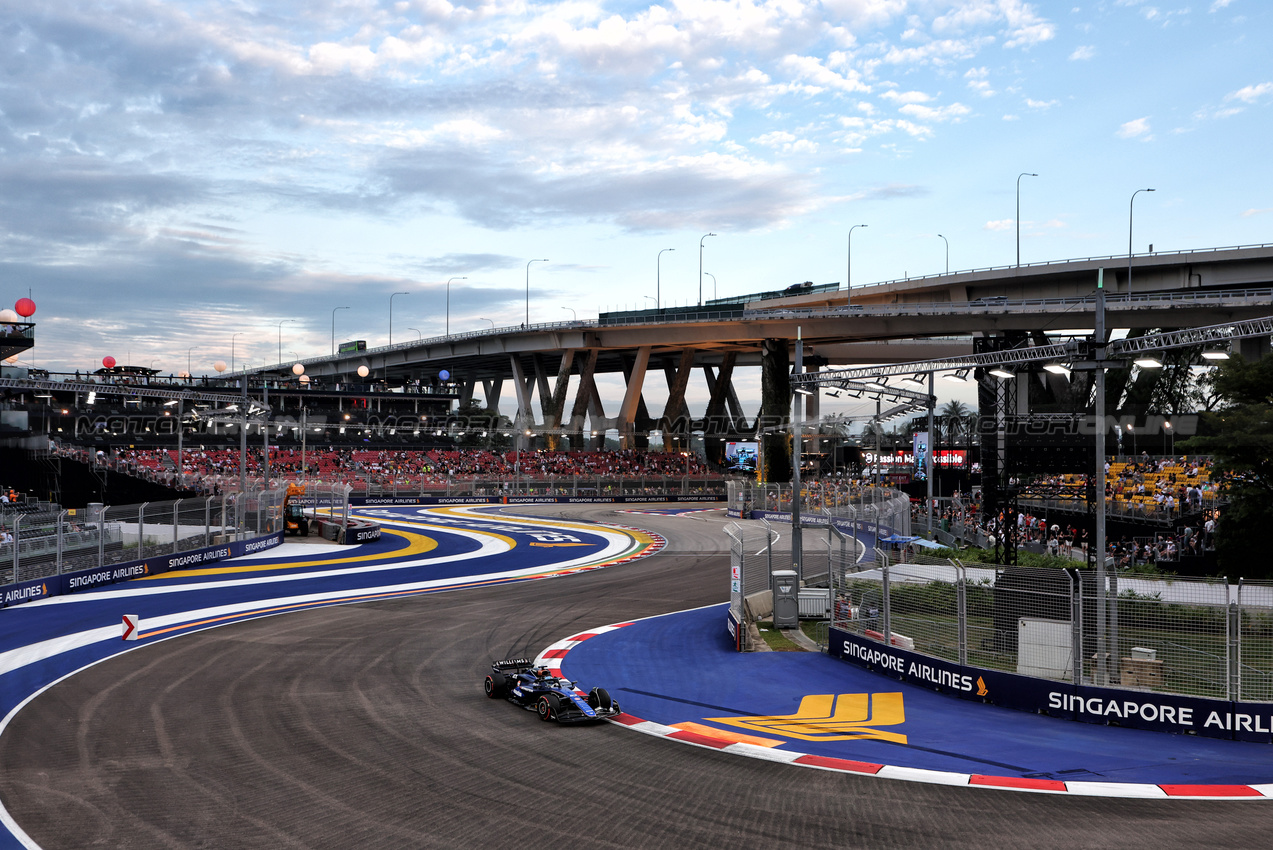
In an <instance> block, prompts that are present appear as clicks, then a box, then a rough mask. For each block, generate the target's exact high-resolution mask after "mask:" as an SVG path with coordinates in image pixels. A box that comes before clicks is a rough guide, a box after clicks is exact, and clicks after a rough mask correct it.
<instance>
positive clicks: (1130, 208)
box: [1127, 189, 1154, 295]
mask: <svg viewBox="0 0 1273 850" xmlns="http://www.w3.org/2000/svg"><path fill="white" fill-rule="evenodd" d="M1152 191H1154V190H1153V189H1137V190H1136V191H1135V192H1132V199H1131V200H1130V201H1128V202H1127V292H1128V294H1129V295H1130V294H1131V291H1132V216H1133V215H1134V213H1135V211H1136V196H1137V195H1139V194H1140V193H1141V192H1152Z"/></svg>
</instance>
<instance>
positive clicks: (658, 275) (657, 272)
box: [654, 248, 676, 310]
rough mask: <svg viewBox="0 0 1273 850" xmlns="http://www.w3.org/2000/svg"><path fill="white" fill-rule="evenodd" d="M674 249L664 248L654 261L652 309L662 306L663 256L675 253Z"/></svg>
mask: <svg viewBox="0 0 1273 850" xmlns="http://www.w3.org/2000/svg"><path fill="white" fill-rule="evenodd" d="M675 250H676V249H675V248H664V249H663V250H661V251H659V256H658V258H657V259H655V261H654V309H655V310H657V309H659V308H660V307H661V306H663V305H662V298H663V296H662V289H663V255H664V254H666V253H667V252H668V251H675Z"/></svg>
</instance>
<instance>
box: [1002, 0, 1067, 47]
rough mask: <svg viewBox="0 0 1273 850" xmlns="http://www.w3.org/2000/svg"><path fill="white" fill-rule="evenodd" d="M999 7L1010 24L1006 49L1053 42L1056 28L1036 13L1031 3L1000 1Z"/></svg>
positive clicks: (1018, 0)
mask: <svg viewBox="0 0 1273 850" xmlns="http://www.w3.org/2000/svg"><path fill="white" fill-rule="evenodd" d="M999 7H1000V9H1001V10H1002V12H1003V16H1004V18H1006V19H1007V22H1008V40H1007V41H1005V42H1004V43H1003V46H1004V47H1027V48H1028V47H1033V46H1034V45H1036V44H1041V43H1042V42H1045V41H1051V40H1052V38H1053V37H1054V36H1055V35H1056V27H1055V26H1054V25H1053V24H1052V23H1051V22H1050V21H1047V20H1046V19H1044V18H1040V17H1039V16H1038V15H1036V14H1035V13H1034V8H1033V7H1031V6H1030V4H1029V3H1022V2H1021V1H1020V0H999Z"/></svg>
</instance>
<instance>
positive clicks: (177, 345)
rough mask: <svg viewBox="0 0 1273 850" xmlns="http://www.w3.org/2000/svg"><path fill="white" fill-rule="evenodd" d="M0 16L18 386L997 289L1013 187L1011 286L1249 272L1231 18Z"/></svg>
mask: <svg viewBox="0 0 1273 850" xmlns="http://www.w3.org/2000/svg"><path fill="white" fill-rule="evenodd" d="M0 6H2V7H3V13H2V14H0V24H2V25H0V40H2V46H0V56H3V59H2V60H0V133H2V134H3V135H2V137H0V144H2V150H3V154H2V155H3V159H2V160H0V217H2V223H3V252H2V254H0V262H3V266H2V267H0V306H6V307H7V306H9V305H10V304H11V303H12V302H13V301H14V300H15V299H17V298H18V297H20V296H24V295H27V294H28V291H29V292H30V294H31V296H32V297H33V298H34V299H35V301H36V303H37V304H38V305H39V310H38V312H37V314H36V316H35V319H36V321H37V322H38V323H39V324H38V328H37V339H38V344H37V347H36V349H35V350H34V354H33V358H34V360H35V364H36V365H37V366H40V367H46V368H53V369H65V370H73V369H76V368H87V367H89V366H93V365H96V363H97V362H98V361H100V359H101V357H103V356H105V355H111V356H114V357H116V358H117V359H118V360H119V361H121V362H124V361H126V360H131V361H132V362H134V363H137V364H139V365H148V364H150V363H151V362H153V363H154V365H155V366H156V367H157V368H160V369H164V370H172V371H177V370H180V369H184V368H185V367H186V359H187V354H188V349H189V347H190V346H198V348H196V349H195V351H194V352H193V354H192V355H191V356H192V361H193V362H192V365H193V367H194V371H195V373H196V374H198V373H201V372H206V371H208V370H209V364H210V363H211V362H212V361H213V360H215V359H223V360H226V361H227V362H228V361H229V360H230V357H231V338H232V334H234V333H235V332H239V331H242V332H243V333H242V334H241V335H240V336H238V337H236V338H235V343H234V345H235V353H234V356H235V358H236V360H237V361H238V362H239V363H240V364H241V363H242V361H243V360H244V359H248V360H249V361H250V362H252V363H255V364H263V363H267V362H268V363H270V364H273V363H275V362H277V360H278V348H279V331H280V325H279V323H280V322H283V320H291V321H288V322H285V323H284V324H282V326H281V332H282V334H281V335H282V351H283V354H282V356H283V359H284V360H287V361H290V360H291V359H292V358H293V357H294V356H301V357H305V356H316V355H320V354H323V353H325V352H327V351H328V350H329V348H330V345H331V334H332V330H331V324H332V308H333V307H338V306H348V307H349V308H350V309H348V310H342V311H340V312H339V313H338V314H337V315H336V320H335V321H336V336H337V337H338V339H350V338H361V339H366V340H368V342H369V344H371V345H373V346H374V345H379V344H384V343H386V342H387V341H388V334H389V312H390V309H389V308H390V296H391V295H392V293H395V292H407V293H410V294H409V295H405V296H399V297H397V298H396V299H394V302H393V304H394V313H393V323H394V336H395V339H396V340H398V341H402V340H404V339H408V338H411V337H412V336H414V335H415V333H416V332H417V331H418V332H419V333H421V334H423V335H424V336H426V337H427V336H430V335H434V334H439V333H441V332H442V330H443V328H444V326H445V323H446V312H445V306H444V304H445V302H444V292H445V281H446V280H447V279H448V278H452V277H464V278H467V279H466V280H457V281H455V283H454V284H453V288H452V293H451V310H450V326H451V329H452V331H460V330H471V329H476V328H479V327H483V326H486V325H487V323H486V322H484V321H482V319H483V318H486V319H491V320H493V321H494V322H496V323H498V324H501V325H502V324H514V323H518V322H520V321H521V320H522V316H523V311H524V310H525V305H524V300H523V299H524V287H525V285H526V263H527V261H528V260H530V259H534V258H549V259H550V260H551V261H550V262H548V263H536V264H535V265H534V266H533V267H532V269H531V274H530V286H531V300H530V317H531V321H532V322H538V321H556V320H563V319H569V318H570V316H571V313H570V310H571V309H573V310H574V311H576V312H577V314H578V315H579V316H580V317H581V318H582V317H585V316H593V315H595V314H596V313H597V312H598V311H599V310H607V309H618V308H625V307H635V306H641V305H645V304H648V303H649V302H647V301H646V300H645V298H646V297H647V296H648V297H650V298H653V297H654V296H655V286H656V275H657V274H658V271H657V268H656V260H657V257H658V252H659V251H660V250H661V249H663V248H673V249H675V250H674V251H673V252H670V253H666V254H664V255H663V259H662V265H661V292H660V293H659V294H660V296H661V298H662V300H663V303H665V304H669V303H671V304H678V303H693V302H695V301H696V300H697V299H698V286H699V276H698V270H699V265H698V261H699V241H700V237H701V236H702V235H703V234H705V233H707V232H709V231H710V232H714V233H716V234H718V235H717V236H716V237H714V238H710V239H707V240H706V247H705V250H704V254H703V263H704V265H703V268H704V269H705V270H706V271H707V272H710V273H712V274H713V275H714V276H715V279H716V283H715V293H716V294H719V295H720V296H722V297H723V296H727V295H736V294H741V293H744V292H749V291H757V290H762V289H772V288H776V287H780V286H785V285H787V284H789V283H794V282H797V281H803V280H813V281H816V282H818V283H826V282H831V281H843V280H844V279H845V277H846V271H847V270H846V244H845V241H846V240H845V235H846V233H847V231H848V228H849V227H850V226H852V225H854V224H866V225H868V227H867V228H865V229H860V230H858V231H856V232H855V233H854V236H853V267H852V277H853V281H854V282H855V283H866V282H871V281H878V280H886V279H891V278H898V277H903V276H906V275H921V274H932V273H935V272H940V271H942V270H943V269H944V268H945V262H946V260H945V251H946V243H945V242H943V240H942V239H940V238H939V237H938V235H937V234H939V233H940V234H943V235H944V236H945V237H946V239H947V240H948V242H949V251H950V267H951V268H952V269H965V268H974V267H984V266H993V265H1003V264H1009V263H1012V262H1013V261H1014V260H1015V252H1016V241H1015V238H1016V236H1015V229H1014V214H1015V213H1014V206H1015V187H1016V180H1017V175H1018V174H1019V173H1021V172H1038V174H1039V176H1038V177H1026V178H1023V180H1022V184H1021V255H1022V261H1023V262H1031V261H1044V260H1055V259H1061V258H1069V257H1080V256H1096V255H1109V254H1118V253H1122V252H1125V251H1126V250H1127V235H1128V234H1127V225H1128V199H1129V197H1130V196H1131V193H1132V192H1133V191H1134V190H1136V189H1138V188H1143V187H1151V186H1152V187H1154V188H1156V189H1157V192H1156V193H1155V194H1153V195H1142V196H1140V197H1139V198H1138V199H1137V201H1136V219H1135V220H1136V230H1135V242H1136V249H1137V250H1138V251H1143V250H1145V249H1147V247H1148V245H1149V244H1150V243H1153V245H1154V247H1155V249H1157V250H1179V249H1188V248H1199V247H1213V246H1220V245H1238V244H1252V243H1261V242H1273V233H1271V231H1273V188H1271V187H1273V179H1270V178H1271V177H1273V175H1271V174H1270V170H1271V169H1273V164H1271V160H1273V158H1270V157H1269V156H1268V150H1269V144H1270V142H1269V139H1270V137H1271V136H1273V133H1271V132H1270V130H1271V129H1273V121H1270V118H1271V117H1273V62H1270V60H1269V52H1268V50H1269V45H1270V43H1273V26H1271V24H1273V4H1269V3H1267V2H1265V0H1163V2H1150V0H1103V2H1091V3H1089V2H1079V3H1078V4H1074V3H1059V2H1042V1H1040V2H1029V3H1027V2H1021V0H826V2H812V0H768V2H766V1H765V0H723V1H722V0H680V2H676V1H675V0H671V2H666V3H664V4H662V5H648V4H645V3H631V2H620V0H616V1H615V2H599V1H598V0H573V1H572V0H566V2H557V3H537V2H526V1H525V0H489V2H482V0H474V1H473V2H462V0H453V2H448V0H405V2H387V1H386V2H377V1H376V0H350V2H339V0H327V1H326V2H324V0H307V1H306V2H269V0H261V2H255V3H254V2H246V0H244V2H236V0H168V2H144V0H117V2H111V3H99V2H94V0H75V2H67V1H66V0H41V2H39V3H31V2H29V0H26V2H11V0H4V2H2V3H0ZM706 280H707V287H708V289H707V293H706V295H707V297H712V295H713V284H712V283H711V279H710V278H707V279H706ZM24 359H28V360H29V359H31V358H24Z"/></svg>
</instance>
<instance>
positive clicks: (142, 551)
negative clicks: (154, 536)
mask: <svg viewBox="0 0 1273 850" xmlns="http://www.w3.org/2000/svg"><path fill="white" fill-rule="evenodd" d="M149 504H150V502H142V503H141V504H140V505H138V506H137V557H139V558H144V557H146V506H147V505H149Z"/></svg>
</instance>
